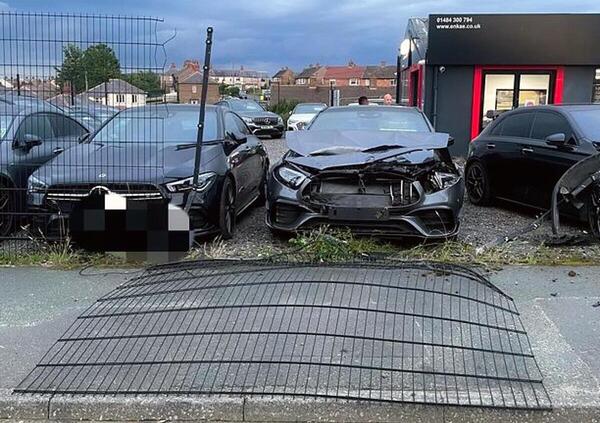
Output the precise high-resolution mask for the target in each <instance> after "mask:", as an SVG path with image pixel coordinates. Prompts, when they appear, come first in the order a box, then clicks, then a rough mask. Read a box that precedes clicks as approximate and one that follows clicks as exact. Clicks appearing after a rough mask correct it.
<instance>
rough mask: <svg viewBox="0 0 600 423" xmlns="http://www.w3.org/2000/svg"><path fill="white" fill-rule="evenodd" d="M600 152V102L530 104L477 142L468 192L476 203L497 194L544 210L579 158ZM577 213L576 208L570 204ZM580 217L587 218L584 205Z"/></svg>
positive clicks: (491, 126) (468, 169)
mask: <svg viewBox="0 0 600 423" xmlns="http://www.w3.org/2000/svg"><path fill="white" fill-rule="evenodd" d="M599 152H600V105H560V106H558V105H557V106H535V107H524V108H518V109H515V110H512V111H510V112H505V113H503V114H502V115H500V117H498V118H497V119H496V120H494V121H493V122H492V123H491V124H489V125H488V126H487V127H486V128H485V129H484V130H483V132H482V133H481V134H480V135H479V136H478V137H477V138H476V139H475V140H473V142H472V143H471V145H470V147H469V154H468V160H467V163H466V167H465V179H466V187H467V194H468V197H469V199H470V201H471V202H472V203H473V204H476V205H489V204H491V203H492V202H493V201H494V200H495V199H501V200H506V201H510V202H513V203H518V204H522V205H525V206H530V207H534V208H537V209H541V210H547V209H549V208H550V205H551V199H552V191H553V189H554V186H555V185H556V183H557V182H558V180H559V179H560V177H561V176H562V175H563V174H564V173H565V172H566V171H567V169H569V168H570V167H571V166H573V165H574V164H575V163H577V162H578V161H580V160H581V159H583V158H585V157H589V156H590V155H593V154H596V153H599ZM564 211H565V212H566V213H568V214H573V212H575V211H574V210H564ZM581 212H582V213H583V214H584V215H581V213H580V212H577V214H579V216H576V217H579V218H582V219H585V218H586V216H585V214H586V213H587V210H585V209H582V210H581Z"/></svg>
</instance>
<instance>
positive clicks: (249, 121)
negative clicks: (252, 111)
mask: <svg viewBox="0 0 600 423" xmlns="http://www.w3.org/2000/svg"><path fill="white" fill-rule="evenodd" d="M242 119H244V122H246V123H252V118H249V117H242Z"/></svg>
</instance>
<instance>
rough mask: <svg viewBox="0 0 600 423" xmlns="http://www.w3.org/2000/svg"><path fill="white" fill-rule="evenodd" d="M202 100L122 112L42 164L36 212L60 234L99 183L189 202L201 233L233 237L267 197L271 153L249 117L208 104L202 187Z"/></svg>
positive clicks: (141, 197) (31, 188)
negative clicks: (243, 216) (239, 222)
mask: <svg viewBox="0 0 600 423" xmlns="http://www.w3.org/2000/svg"><path fill="white" fill-rule="evenodd" d="M197 125H198V106H187V105H151V106H143V107H135V108H131V109H127V110H124V111H122V112H120V113H118V114H117V115H116V116H115V117H113V118H112V119H111V120H109V121H108V122H107V123H106V124H104V126H103V127H102V128H101V129H99V130H98V132H96V133H95V134H94V135H93V136H92V137H91V139H90V140H89V141H87V142H85V143H83V144H81V145H78V146H76V147H74V148H72V149H70V150H68V151H67V152H65V153H64V154H62V155H61V156H60V157H57V158H56V159H54V160H52V161H51V162H49V163H47V164H46V165H45V166H42V167H41V168H40V169H38V170H37V171H36V172H35V173H34V174H33V175H32V176H31V177H30V178H29V184H28V203H29V207H30V210H32V211H38V212H40V213H39V216H40V217H44V221H43V222H40V224H41V225H42V227H43V230H45V231H46V232H49V233H50V234H51V235H52V236H56V231H57V229H61V228H63V227H66V225H64V224H63V223H65V222H64V221H65V220H66V219H68V216H69V213H70V212H71V210H72V208H73V206H74V205H75V204H77V202H78V201H81V199H83V198H85V197H87V196H88V195H89V194H90V193H91V192H93V191H94V190H97V189H102V190H105V191H106V190H108V191H111V192H114V193H117V194H121V195H122V196H124V197H126V198H128V199H131V200H137V201H168V202H169V203H171V204H174V205H176V206H179V207H181V208H186V205H188V204H189V207H188V210H189V216H190V223H191V226H192V229H193V230H194V235H204V234H210V233H214V232H218V231H220V232H221V233H222V235H223V237H224V238H230V237H232V236H233V233H234V229H235V219H236V217H237V216H238V215H239V214H240V213H242V212H243V211H244V210H245V209H246V208H248V207H249V206H250V205H252V204H255V203H260V202H261V201H262V202H264V199H265V196H264V185H265V180H266V172H267V169H268V168H269V164H268V159H267V153H266V151H265V149H264V147H263V146H262V144H261V142H260V141H259V140H258V139H257V138H256V137H255V136H253V135H252V133H251V132H250V130H249V129H248V127H247V126H246V125H245V124H244V122H243V121H242V119H241V118H240V117H239V116H237V115H236V114H235V113H233V112H231V111H228V110H225V109H223V108H220V107H214V106H207V108H206V119H205V125H204V143H203V146H202V160H201V162H200V173H199V176H198V185H196V187H194V186H193V175H194V163H195V157H196V137H197V127H198V126H197Z"/></svg>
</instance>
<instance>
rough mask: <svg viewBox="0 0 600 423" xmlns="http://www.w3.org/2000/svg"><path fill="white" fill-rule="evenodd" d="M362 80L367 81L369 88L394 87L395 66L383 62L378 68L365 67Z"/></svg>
mask: <svg viewBox="0 0 600 423" xmlns="http://www.w3.org/2000/svg"><path fill="white" fill-rule="evenodd" d="M363 78H364V79H365V81H369V83H368V84H369V85H370V86H371V87H378V88H392V87H396V66H389V65H386V64H385V62H382V63H381V64H380V65H378V66H367V67H366V68H365V73H364V75H363Z"/></svg>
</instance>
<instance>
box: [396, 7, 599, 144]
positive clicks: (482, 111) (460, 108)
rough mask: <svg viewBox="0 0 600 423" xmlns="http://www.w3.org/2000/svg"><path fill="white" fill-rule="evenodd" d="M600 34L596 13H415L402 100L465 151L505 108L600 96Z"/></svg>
mask: <svg viewBox="0 0 600 423" xmlns="http://www.w3.org/2000/svg"><path fill="white" fill-rule="evenodd" d="M598 40H600V15H598V14H507V15H462V14H461V15H430V16H429V18H424V19H418V18H414V19H411V20H410V21H409V23H408V26H407V30H406V34H405V38H404V40H403V41H402V43H401V45H400V59H401V60H400V61H399V62H400V63H401V66H402V73H401V75H402V77H401V79H402V90H401V91H402V99H403V102H404V103H406V104H409V105H412V106H418V107H420V108H422V109H423V111H424V112H425V113H426V114H427V116H428V117H429V118H430V120H431V121H432V123H433V124H434V126H435V128H436V130H437V131H440V132H448V133H450V134H451V135H452V136H453V137H454V138H455V145H454V147H453V153H454V154H455V155H465V154H466V152H467V150H468V146H469V142H470V141H471V140H472V139H473V138H475V137H476V136H477V135H478V134H479V132H480V131H481V130H482V129H483V128H484V127H485V125H487V124H488V123H489V122H490V121H491V120H492V119H493V117H494V116H495V115H497V114H499V113H502V112H504V111H507V110H511V109H513V108H516V107H527V106H533V105H542V104H562V103H590V102H596V103H600V47H598Z"/></svg>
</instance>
